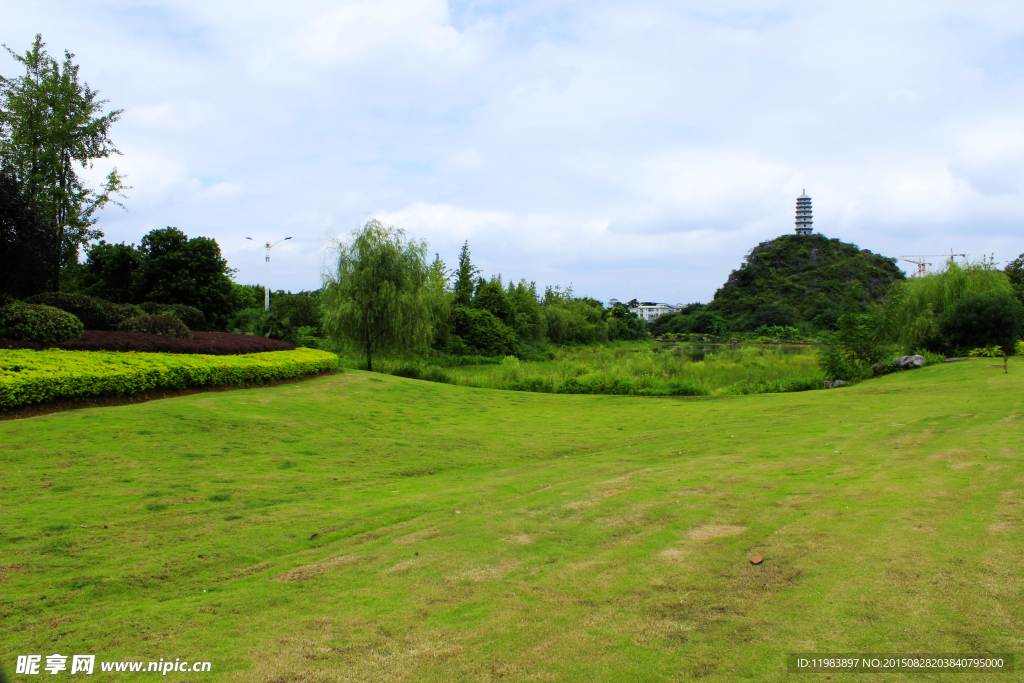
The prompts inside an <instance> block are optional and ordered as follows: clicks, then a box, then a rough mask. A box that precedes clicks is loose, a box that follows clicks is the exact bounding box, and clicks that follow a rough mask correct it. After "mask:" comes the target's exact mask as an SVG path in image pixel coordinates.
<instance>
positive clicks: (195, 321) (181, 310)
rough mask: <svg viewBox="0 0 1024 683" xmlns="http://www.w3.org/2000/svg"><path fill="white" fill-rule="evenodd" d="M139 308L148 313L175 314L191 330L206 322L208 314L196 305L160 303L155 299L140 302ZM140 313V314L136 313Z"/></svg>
mask: <svg viewBox="0 0 1024 683" xmlns="http://www.w3.org/2000/svg"><path fill="white" fill-rule="evenodd" d="M139 308H141V309H142V310H143V311H145V314H146V315H170V316H174V317H175V318H177V319H178V320H180V321H181V322H183V323H185V326H186V327H188V328H189V329H190V330H197V329H199V328H200V327H202V326H203V325H205V324H206V316H205V315H204V314H203V312H202V311H200V310H199V309H198V308H196V307H195V306H186V305H185V304H158V303H155V302H153V301H146V302H143V303H141V304H139ZM136 315H139V314H136Z"/></svg>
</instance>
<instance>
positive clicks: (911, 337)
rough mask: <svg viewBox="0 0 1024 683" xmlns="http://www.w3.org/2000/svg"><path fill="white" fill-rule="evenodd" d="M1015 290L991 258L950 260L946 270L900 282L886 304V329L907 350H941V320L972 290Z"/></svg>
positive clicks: (973, 292)
mask: <svg viewBox="0 0 1024 683" xmlns="http://www.w3.org/2000/svg"><path fill="white" fill-rule="evenodd" d="M985 292H996V293H999V292H1003V293H1006V294H1011V295H1012V294H1013V285H1012V284H1011V283H1010V278H1009V277H1008V276H1007V275H1006V273H1004V272H1003V271H1001V270H999V269H997V268H995V266H993V265H992V264H991V263H989V262H988V261H985V260H982V261H979V262H977V263H964V264H962V265H958V264H956V263H949V264H947V266H946V268H945V269H944V270H941V271H939V272H937V273H929V274H928V275H925V276H923V277H914V278H910V279H908V280H904V281H902V282H898V283H896V285H895V286H894V287H893V290H892V292H891V293H890V296H889V301H888V303H887V304H886V306H885V318H884V321H883V327H882V332H883V334H884V335H885V336H887V337H888V338H889V339H891V340H892V341H895V342H897V343H898V344H899V345H900V346H901V347H902V348H903V349H904V350H906V351H914V350H916V349H918V348H922V347H924V348H931V349H934V350H939V349H940V348H941V346H942V343H941V339H940V334H939V320H940V319H941V317H942V315H943V314H944V313H945V312H946V311H948V310H950V309H952V308H953V307H954V306H955V305H956V304H957V303H958V302H959V301H960V300H961V299H963V298H965V297H967V296H968V295H972V294H981V293H985Z"/></svg>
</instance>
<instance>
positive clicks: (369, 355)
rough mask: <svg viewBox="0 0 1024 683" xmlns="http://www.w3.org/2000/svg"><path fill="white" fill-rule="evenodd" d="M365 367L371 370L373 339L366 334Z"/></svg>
mask: <svg viewBox="0 0 1024 683" xmlns="http://www.w3.org/2000/svg"><path fill="white" fill-rule="evenodd" d="M366 369H367V370H369V371H370V372H373V339H372V338H371V337H370V334H369V333H367V334H366Z"/></svg>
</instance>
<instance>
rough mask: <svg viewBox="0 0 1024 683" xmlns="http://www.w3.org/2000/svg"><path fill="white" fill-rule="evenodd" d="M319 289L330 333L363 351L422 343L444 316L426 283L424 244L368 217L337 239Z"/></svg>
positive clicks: (419, 346)
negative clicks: (331, 265)
mask: <svg viewBox="0 0 1024 683" xmlns="http://www.w3.org/2000/svg"><path fill="white" fill-rule="evenodd" d="M335 249H336V251H337V254H338V259H337V261H336V265H335V267H334V268H333V269H332V270H331V271H329V272H328V273H326V274H325V277H324V287H323V290H322V294H321V301H322V302H323V304H322V305H323V327H324V331H325V333H326V334H327V336H328V337H329V338H331V339H332V340H334V341H335V342H336V343H338V344H340V345H342V346H343V347H346V348H349V349H352V350H354V351H356V352H358V353H361V354H363V355H365V356H366V367H367V369H368V370H371V371H372V370H373V357H374V356H375V355H380V354H382V353H387V352H389V351H407V350H418V349H423V348H425V347H426V346H427V344H429V342H430V340H431V338H432V335H433V332H434V326H435V324H436V323H437V322H438V321H440V320H441V319H442V316H443V310H442V308H443V301H441V300H439V299H438V297H437V296H436V295H435V291H434V288H432V287H431V286H430V284H431V283H430V266H428V265H427V261H426V255H427V244H426V242H424V241H417V240H414V239H410V238H409V237H408V236H407V235H406V233H405V231H404V230H401V229H399V228H396V227H393V226H388V225H384V224H383V223H381V222H380V221H377V220H370V221H368V222H367V223H366V225H364V226H363V227H362V228H361V229H359V230H356V231H355V232H353V233H352V236H351V239H350V240H349V241H348V242H339V243H338V244H337V245H336V246H335Z"/></svg>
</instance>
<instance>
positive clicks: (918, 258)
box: [898, 249, 967, 277]
mask: <svg viewBox="0 0 1024 683" xmlns="http://www.w3.org/2000/svg"><path fill="white" fill-rule="evenodd" d="M945 256H946V255H945V254H923V255H921V254H918V255H909V256H899V257H898V258H899V260H901V261H906V262H907V263H913V264H914V265H915V266H917V269H916V270H915V271H914V272H913V273H911V274H910V277H921V276H923V275H927V274H928V266H930V265H932V264H931V263H929V262H928V261H925V259H926V258H939V257H945ZM957 256H959V257H961V258H967V254H954V253H953V250H952V249H950V250H949V257H948V258H946V263H953V259H954V258H955V257H957Z"/></svg>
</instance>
